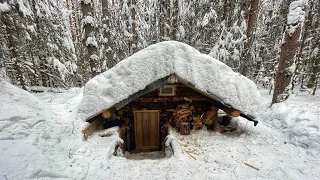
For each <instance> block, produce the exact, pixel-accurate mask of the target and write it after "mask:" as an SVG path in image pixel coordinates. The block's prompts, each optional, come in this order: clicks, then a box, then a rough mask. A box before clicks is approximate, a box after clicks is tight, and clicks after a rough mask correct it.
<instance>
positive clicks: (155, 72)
mask: <svg viewBox="0 0 320 180" xmlns="http://www.w3.org/2000/svg"><path fill="white" fill-rule="evenodd" d="M171 74H176V75H178V76H179V77H181V78H183V79H184V80H186V81H188V82H190V83H191V84H193V85H194V86H195V87H196V88H197V89H199V90H201V91H203V92H207V93H210V94H213V95H215V96H216V97H218V98H219V99H221V100H222V101H223V102H224V103H226V104H229V105H231V106H232V107H234V108H236V109H238V110H241V111H242V112H244V113H246V114H254V111H255V110H254V107H257V106H256V105H257V104H258V99H259V97H260V94H259V92H258V91H257V87H256V85H255V84H254V83H253V82H252V81H251V80H249V79H247V78H246V77H244V76H242V75H240V74H238V73H235V72H234V71H232V69H231V68H230V67H228V66H227V65H225V64H224V63H222V62H220V61H218V60H217V59H214V58H212V57H210V56H208V55H206V54H202V53H200V52H199V51H197V50H196V49H194V48H192V47H191V46H189V45H186V44H183V43H180V42H175V41H166V42H161V43H157V44H154V45H151V46H149V47H147V48H145V49H143V50H141V51H139V52H137V53H135V54H133V55H132V56H130V57H128V58H126V59H125V60H123V61H121V62H119V63H118V64H117V65H116V66H114V67H113V68H111V69H109V70H108V71H106V72H104V73H102V74H100V75H98V76H96V77H94V78H92V79H91V80H90V81H89V82H88V83H87V84H86V85H85V89H84V94H83V99H82V101H81V103H80V105H79V111H78V113H79V116H80V118H82V119H86V118H88V117H90V116H92V115H93V114H95V113H97V112H99V111H102V110H104V109H108V108H111V107H112V106H114V105H115V104H116V103H118V102H120V101H122V100H124V99H126V98H128V97H129V96H130V95H132V94H134V93H136V92H138V91H139V90H143V89H144V88H145V87H146V86H147V85H149V84H151V83H153V82H154V81H157V80H159V79H161V78H164V77H167V76H169V75H171Z"/></svg>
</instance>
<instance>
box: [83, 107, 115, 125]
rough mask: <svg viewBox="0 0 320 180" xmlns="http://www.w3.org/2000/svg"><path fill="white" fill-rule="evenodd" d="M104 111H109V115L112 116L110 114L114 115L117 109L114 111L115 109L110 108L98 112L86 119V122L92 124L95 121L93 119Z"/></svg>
mask: <svg viewBox="0 0 320 180" xmlns="http://www.w3.org/2000/svg"><path fill="white" fill-rule="evenodd" d="M104 111H109V112H110V114H111V115H112V114H114V113H116V111H117V109H116V108H115V107H112V108H110V109H104V110H102V111H99V112H97V113H95V114H93V115H92V116H90V117H88V118H87V119H86V122H89V123H92V122H93V121H94V120H95V118H96V117H97V116H98V115H100V114H101V113H103V112H104Z"/></svg>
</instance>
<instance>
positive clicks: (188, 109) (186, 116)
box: [172, 103, 194, 128]
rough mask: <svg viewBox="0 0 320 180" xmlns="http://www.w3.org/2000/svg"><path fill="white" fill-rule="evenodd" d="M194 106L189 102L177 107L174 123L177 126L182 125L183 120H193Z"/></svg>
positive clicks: (174, 113) (174, 111) (174, 112)
mask: <svg viewBox="0 0 320 180" xmlns="http://www.w3.org/2000/svg"><path fill="white" fill-rule="evenodd" d="M193 110H194V106H192V105H191V104H189V103H185V104H180V105H178V107H177V108H176V109H174V110H173V119H172V121H173V123H174V124H175V126H176V127H178V128H179V127H180V124H181V123H182V122H188V121H191V120H192V111H193Z"/></svg>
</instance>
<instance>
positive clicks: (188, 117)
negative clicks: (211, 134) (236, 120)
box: [168, 98, 232, 134]
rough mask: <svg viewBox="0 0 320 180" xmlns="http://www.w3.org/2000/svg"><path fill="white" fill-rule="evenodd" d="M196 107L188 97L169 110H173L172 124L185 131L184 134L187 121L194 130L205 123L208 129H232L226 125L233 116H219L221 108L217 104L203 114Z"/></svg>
mask: <svg viewBox="0 0 320 180" xmlns="http://www.w3.org/2000/svg"><path fill="white" fill-rule="evenodd" d="M195 108H196V107H195V106H194V105H193V104H192V101H191V100H190V101H188V99H187V98H186V102H185V103H184V104H179V105H178V106H177V107H176V109H170V110H168V111H171V112H172V117H171V119H170V122H171V124H172V125H173V126H174V127H176V128H177V129H179V130H180V132H181V133H182V132H183V134H185V125H186V124H187V123H189V124H190V125H191V127H192V128H193V129H194V130H197V129H200V128H201V127H202V125H205V126H206V127H207V129H213V130H214V131H217V132H227V131H230V129H228V128H226V126H227V125H229V124H230V121H231V119H232V117H231V116H229V115H225V116H218V110H219V109H218V108H217V107H215V106H211V107H210V108H209V109H208V110H207V111H205V112H204V113H203V111H202V112H201V113H202V114H198V113H199V111H197V110H195ZM182 125H183V126H182ZM181 128H182V129H181ZM187 134H188V133H187Z"/></svg>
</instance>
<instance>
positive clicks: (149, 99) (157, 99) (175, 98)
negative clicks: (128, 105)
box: [132, 96, 211, 103]
mask: <svg viewBox="0 0 320 180" xmlns="http://www.w3.org/2000/svg"><path fill="white" fill-rule="evenodd" d="M188 99H190V100H192V101H211V99H209V98H207V97H200V96H193V97H190V96H189V97H188ZM177 101H185V97H184V96H181V97H178V96H165V97H161V96H160V97H140V98H138V99H135V100H133V101H132V102H144V103H148V102H149V103H152V102H177Z"/></svg>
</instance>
